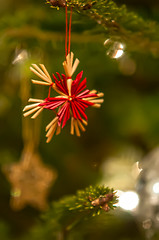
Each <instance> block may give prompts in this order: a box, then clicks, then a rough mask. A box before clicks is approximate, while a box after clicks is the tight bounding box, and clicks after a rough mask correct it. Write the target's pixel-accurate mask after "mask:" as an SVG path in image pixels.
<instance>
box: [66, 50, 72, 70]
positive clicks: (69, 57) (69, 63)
mask: <svg viewBox="0 0 159 240" xmlns="http://www.w3.org/2000/svg"><path fill="white" fill-rule="evenodd" d="M66 63H67V65H68V66H69V67H72V65H71V55H70V53H69V54H68V55H67V56H66Z"/></svg>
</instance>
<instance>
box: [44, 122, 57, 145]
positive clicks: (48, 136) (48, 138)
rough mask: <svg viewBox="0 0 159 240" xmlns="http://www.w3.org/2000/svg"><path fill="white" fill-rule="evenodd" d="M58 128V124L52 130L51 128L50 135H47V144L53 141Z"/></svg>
mask: <svg viewBox="0 0 159 240" xmlns="http://www.w3.org/2000/svg"><path fill="white" fill-rule="evenodd" d="M56 127H57V123H56V124H54V125H53V126H52V127H51V128H50V130H49V132H50V133H49V132H48V133H49V134H48V133H47V134H46V137H47V140H46V142H47V143H49V142H50V141H51V139H52V137H53V135H54V133H55V130H56Z"/></svg>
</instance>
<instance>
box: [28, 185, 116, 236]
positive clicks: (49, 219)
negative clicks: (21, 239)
mask: <svg viewBox="0 0 159 240" xmlns="http://www.w3.org/2000/svg"><path fill="white" fill-rule="evenodd" d="M116 203H117V196H116V195H115V192H114V190H113V189H110V188H108V187H104V186H96V187H92V186H90V187H88V188H86V189H85V190H80V191H78V192H77V193H76V195H72V196H67V197H64V198H63V199H61V200H60V201H57V202H54V203H53V204H52V206H51V207H50V209H48V211H47V213H45V214H44V215H43V216H42V223H41V224H40V225H39V226H38V227H36V228H34V229H33V230H32V232H31V236H30V239H32V240H34V239H38V240H39V239H44V238H43V237H45V239H58V236H59V235H62V236H63V237H62V239H66V236H67V235H68V234H69V232H70V231H71V230H72V229H73V228H74V227H75V226H76V225H77V224H78V223H80V222H81V221H83V220H89V219H90V218H91V217H95V216H97V215H100V213H101V212H108V211H110V210H111V209H112V210H113V209H115V204H116ZM27 237H28V236H27ZM47 237H48V238H47ZM27 239H28V238H27Z"/></svg>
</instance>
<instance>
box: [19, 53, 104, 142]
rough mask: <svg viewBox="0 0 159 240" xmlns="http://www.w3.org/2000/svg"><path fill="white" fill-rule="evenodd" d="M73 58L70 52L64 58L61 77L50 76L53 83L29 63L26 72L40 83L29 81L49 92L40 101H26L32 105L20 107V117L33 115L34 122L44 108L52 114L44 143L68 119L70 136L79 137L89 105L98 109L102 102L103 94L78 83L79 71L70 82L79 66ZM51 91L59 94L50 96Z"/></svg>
mask: <svg viewBox="0 0 159 240" xmlns="http://www.w3.org/2000/svg"><path fill="white" fill-rule="evenodd" d="M73 57H74V54H73V53H72V52H71V53H69V54H68V55H67V56H66V60H65V61H64V62H63V67H64V71H65V75H64V74H62V77H61V76H60V74H59V73H56V74H57V77H56V76H55V75H54V74H53V79H54V82H53V81H52V79H51V77H50V75H49V73H48V71H47V70H46V68H45V66H44V65H43V64H40V67H38V66H37V65H36V64H32V67H30V70H31V71H32V72H33V73H35V74H36V75H37V76H38V77H39V78H41V79H42V80H43V81H39V80H32V82H33V83H34V84H39V85H45V86H48V87H49V93H48V97H47V98H45V99H44V100H42V99H33V98H30V99H29V102H32V104H30V105H27V106H26V107H25V108H24V110H23V111H24V112H25V113H24V116H25V117H26V116H28V115H31V114H33V115H32V117H31V118H33V119H34V118H36V117H37V116H38V115H39V114H40V113H41V112H42V111H43V110H44V109H48V110H52V111H53V112H54V113H55V114H56V116H55V117H54V119H53V120H52V121H51V122H50V123H49V124H48V125H47V126H46V131H47V134H46V137H47V142H50V141H51V139H52V137H53V135H54V134H55V132H56V135H58V134H59V133H60V132H61V128H63V127H64V126H65V125H66V123H67V121H68V120H69V119H71V130H70V133H71V134H74V132H75V133H76V135H77V136H80V130H81V131H85V127H84V125H87V123H88V122H87V121H88V118H87V115H86V113H85V110H86V108H88V107H89V106H92V107H97V108H98V107H100V106H101V103H103V101H104V100H103V98H102V97H103V96H104V94H103V93H97V91H96V90H92V91H90V90H88V89H87V85H86V83H87V82H86V78H84V79H83V80H82V75H83V71H82V72H80V73H79V74H78V75H77V76H76V78H75V80H73V79H72V75H73V74H74V72H75V70H76V68H77V66H78V64H79V60H78V59H76V60H75V62H74V63H73ZM51 89H53V90H54V91H55V92H56V93H58V94H59V95H57V96H55V97H50V93H51ZM99 98H100V99H99Z"/></svg>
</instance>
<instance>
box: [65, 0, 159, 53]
mask: <svg viewBox="0 0 159 240" xmlns="http://www.w3.org/2000/svg"><path fill="white" fill-rule="evenodd" d="M67 5H68V6H70V7H72V8H73V10H74V11H77V12H78V13H80V14H82V15H86V16H88V17H89V18H91V19H93V20H95V21H96V22H97V23H98V24H99V25H102V26H103V28H104V31H102V30H100V33H106V34H107V36H108V37H109V38H112V39H114V40H118V41H120V42H123V43H125V44H126V45H127V48H128V49H129V50H130V49H131V50H135V51H149V52H151V53H152V54H155V55H159V24H158V23H157V22H155V21H150V20H149V21H148V20H145V19H143V18H142V17H140V16H139V15H138V14H136V13H134V12H131V11H129V10H128V9H127V7H126V6H125V5H122V6H119V7H118V6H117V4H116V3H115V2H114V1H112V0H92V1H89V0H81V1H79V0H69V1H67Z"/></svg>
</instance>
